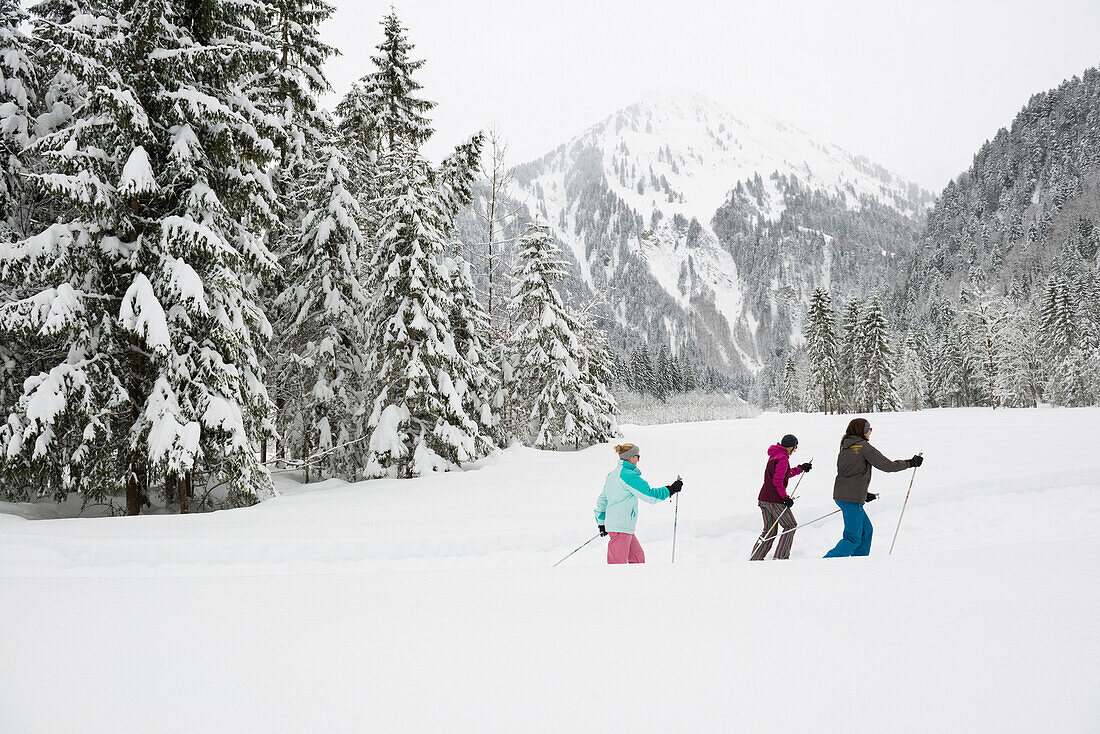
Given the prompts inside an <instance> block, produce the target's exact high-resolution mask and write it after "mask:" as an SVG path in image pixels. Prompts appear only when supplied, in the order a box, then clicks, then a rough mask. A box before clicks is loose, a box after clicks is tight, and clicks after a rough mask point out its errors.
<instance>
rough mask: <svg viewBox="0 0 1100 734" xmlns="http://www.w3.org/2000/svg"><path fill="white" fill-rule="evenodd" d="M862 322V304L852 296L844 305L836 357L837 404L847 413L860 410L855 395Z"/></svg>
mask: <svg viewBox="0 0 1100 734" xmlns="http://www.w3.org/2000/svg"><path fill="white" fill-rule="evenodd" d="M862 322H863V302H862V301H861V300H860V299H858V298H856V297H854V296H852V297H850V298H849V299H848V301H847V303H845V304H844V313H843V315H842V316H841V327H840V328H841V332H840V346H839V349H838V355H837V385H838V390H837V392H838V396H837V397H838V404H839V406H840V408H841V410H844V411H848V412H856V411H859V410H861V409H862V408H861V406H860V405H859V403H858V395H857V393H858V391H859V385H860V383H861V380H862V376H861V374H860V362H859V358H860V353H861V351H862V342H861V339H860V337H861V324H862Z"/></svg>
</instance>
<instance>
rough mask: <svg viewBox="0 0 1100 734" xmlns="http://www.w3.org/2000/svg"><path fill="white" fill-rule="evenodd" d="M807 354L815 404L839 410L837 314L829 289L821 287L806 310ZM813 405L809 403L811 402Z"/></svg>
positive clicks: (811, 297) (827, 409) (834, 410)
mask: <svg viewBox="0 0 1100 734" xmlns="http://www.w3.org/2000/svg"><path fill="white" fill-rule="evenodd" d="M805 335H806V355H807V357H808V359H809V362H810V379H809V383H810V384H809V386H808V390H809V392H810V394H811V395H812V396H813V398H814V399H813V403H812V405H813V406H815V407H820V408H821V410H822V411H823V412H825V413H829V412H830V411H831V412H834V413H835V412H836V411H837V407H838V406H837V392H838V377H839V373H838V367H837V335H836V316H835V315H834V314H833V300H832V298H831V297H830V296H829V291H828V290H826V289H824V288H817V289H815V290H814V292H813V295H812V296H810V308H809V312H808V313H807V314H806V334H805ZM807 407H809V406H807Z"/></svg>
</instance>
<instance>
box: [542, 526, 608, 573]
mask: <svg viewBox="0 0 1100 734" xmlns="http://www.w3.org/2000/svg"><path fill="white" fill-rule="evenodd" d="M598 537H600V534H599V533H596V534H595V535H593V536H592V537H591V538H589V539H588V540H586V541H584V542H583V543H581V544H580V545H578V546H577V547H576V548H574V549H573V551H572V552H571V553H570V554H569V556H571V555H573V553H576V552H577V551H579V550H580V549H581V548H583V547H585V546H586V545H588V544H589V543H591V542H592V541H593V540H595V539H596V538H598ZM569 556H566V557H565V558H568V557H569ZM565 558H563V559H561V561H558V562H557V563H555V564H554V565H553V566H551V567H550V568H557V567H558V566H560V565H561V563H562V561H564V560H565Z"/></svg>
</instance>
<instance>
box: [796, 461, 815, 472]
mask: <svg viewBox="0 0 1100 734" xmlns="http://www.w3.org/2000/svg"><path fill="white" fill-rule="evenodd" d="M798 468H799V469H801V470H802V471H809V470H810V469H813V468H814V465H813V464H811V463H810V462H808V461H807V462H806V463H805V464H799V465H798Z"/></svg>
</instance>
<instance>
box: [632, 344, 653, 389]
mask: <svg viewBox="0 0 1100 734" xmlns="http://www.w3.org/2000/svg"><path fill="white" fill-rule="evenodd" d="M630 368H631V372H632V373H633V375H634V380H633V382H634V389H635V390H636V391H638V392H639V393H641V394H643V395H654V396H655V395H656V394H657V384H656V383H657V378H656V375H655V374H654V369H653V361H652V360H651V359H650V358H649V350H648V349H646V348H645V346H643V345H641V344H639V345H638V346H636V347H634V351H632V352H631V353H630Z"/></svg>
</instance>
